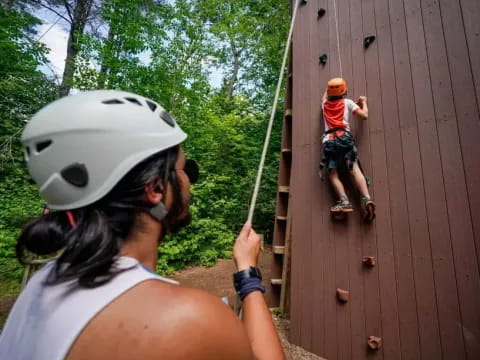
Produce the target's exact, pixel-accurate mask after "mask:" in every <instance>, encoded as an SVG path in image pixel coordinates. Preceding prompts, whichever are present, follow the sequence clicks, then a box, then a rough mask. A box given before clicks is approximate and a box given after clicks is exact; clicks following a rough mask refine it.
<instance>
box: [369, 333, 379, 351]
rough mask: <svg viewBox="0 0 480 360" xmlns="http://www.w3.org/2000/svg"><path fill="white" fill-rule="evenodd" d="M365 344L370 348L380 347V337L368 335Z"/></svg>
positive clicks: (376, 348)
mask: <svg viewBox="0 0 480 360" xmlns="http://www.w3.org/2000/svg"><path fill="white" fill-rule="evenodd" d="M367 344H368V347H369V348H370V349H371V350H378V349H380V348H381V347H382V338H379V337H377V336H369V337H368V341H367Z"/></svg>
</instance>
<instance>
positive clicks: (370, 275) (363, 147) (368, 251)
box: [350, 0, 383, 359]
mask: <svg viewBox="0 0 480 360" xmlns="http://www.w3.org/2000/svg"><path fill="white" fill-rule="evenodd" d="M350 13H351V23H350V29H351V34H352V35H351V36H352V43H351V48H352V58H353V62H352V81H351V87H352V86H353V89H354V93H353V95H354V97H356V96H359V95H365V94H367V81H366V72H365V70H366V64H365V56H364V54H365V52H364V50H363V38H364V36H363V35H364V31H363V18H362V16H361V15H362V1H361V0H350ZM350 94H351V95H352V93H351V92H350ZM352 129H353V131H354V134H355V136H356V139H357V143H358V146H359V156H360V159H361V161H362V166H363V168H364V171H365V172H366V174H367V175H368V176H370V177H372V161H371V150H370V132H369V122H368V121H367V122H365V121H361V122H358V124H357V123H353V124H352ZM370 192H371V194H372V195H373V196H375V185H374V184H373V183H372V185H371V186H370ZM376 234H377V232H376V228H375V226H371V225H369V226H364V225H362V226H361V231H360V232H359V237H360V240H361V246H362V255H363V256H375V258H378V253H377V245H376ZM362 270H363V271H364V273H363V277H364V279H363V288H364V305H363V306H364V308H365V312H364V314H363V318H364V319H365V325H364V326H365V330H364V331H365V333H363V331H362V325H361V324H360V323H359V321H361V317H359V319H357V320H356V321H354V320H353V319H354V318H352V330H353V331H355V329H360V330H359V334H362V335H363V336H364V337H363V339H362V340H363V349H361V348H360V349H358V350H357V351H358V352H357V351H355V352H354V356H355V357H357V358H358V356H359V354H361V357H360V358H364V357H365V356H366V339H367V337H368V336H370V335H376V336H380V337H381V336H383V333H382V323H381V311H380V290H379V273H378V270H379V268H378V266H377V267H375V268H372V269H369V270H368V271H365V270H364V269H363V268H362ZM357 308H358V309H361V306H358V305H357ZM352 310H353V307H352ZM357 316H358V315H357ZM360 346H361V345H360ZM375 357H376V358H378V359H382V358H383V351H380V352H378V353H376V354H375Z"/></svg>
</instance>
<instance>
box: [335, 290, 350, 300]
mask: <svg viewBox="0 0 480 360" xmlns="http://www.w3.org/2000/svg"><path fill="white" fill-rule="evenodd" d="M349 298H350V292H349V291H347V290H343V289H340V288H337V299H338V301H340V302H341V303H346V302H348V300H349Z"/></svg>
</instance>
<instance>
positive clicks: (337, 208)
mask: <svg viewBox="0 0 480 360" xmlns="http://www.w3.org/2000/svg"><path fill="white" fill-rule="evenodd" d="M330 211H331V212H352V211H353V206H352V203H351V202H350V201H348V200H338V201H337V202H336V203H335V205H333V206H332V207H331V208H330Z"/></svg>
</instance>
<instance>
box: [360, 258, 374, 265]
mask: <svg viewBox="0 0 480 360" xmlns="http://www.w3.org/2000/svg"><path fill="white" fill-rule="evenodd" d="M363 265H365V266H368V267H374V266H375V258H374V257H373V256H365V257H364V258H363Z"/></svg>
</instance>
